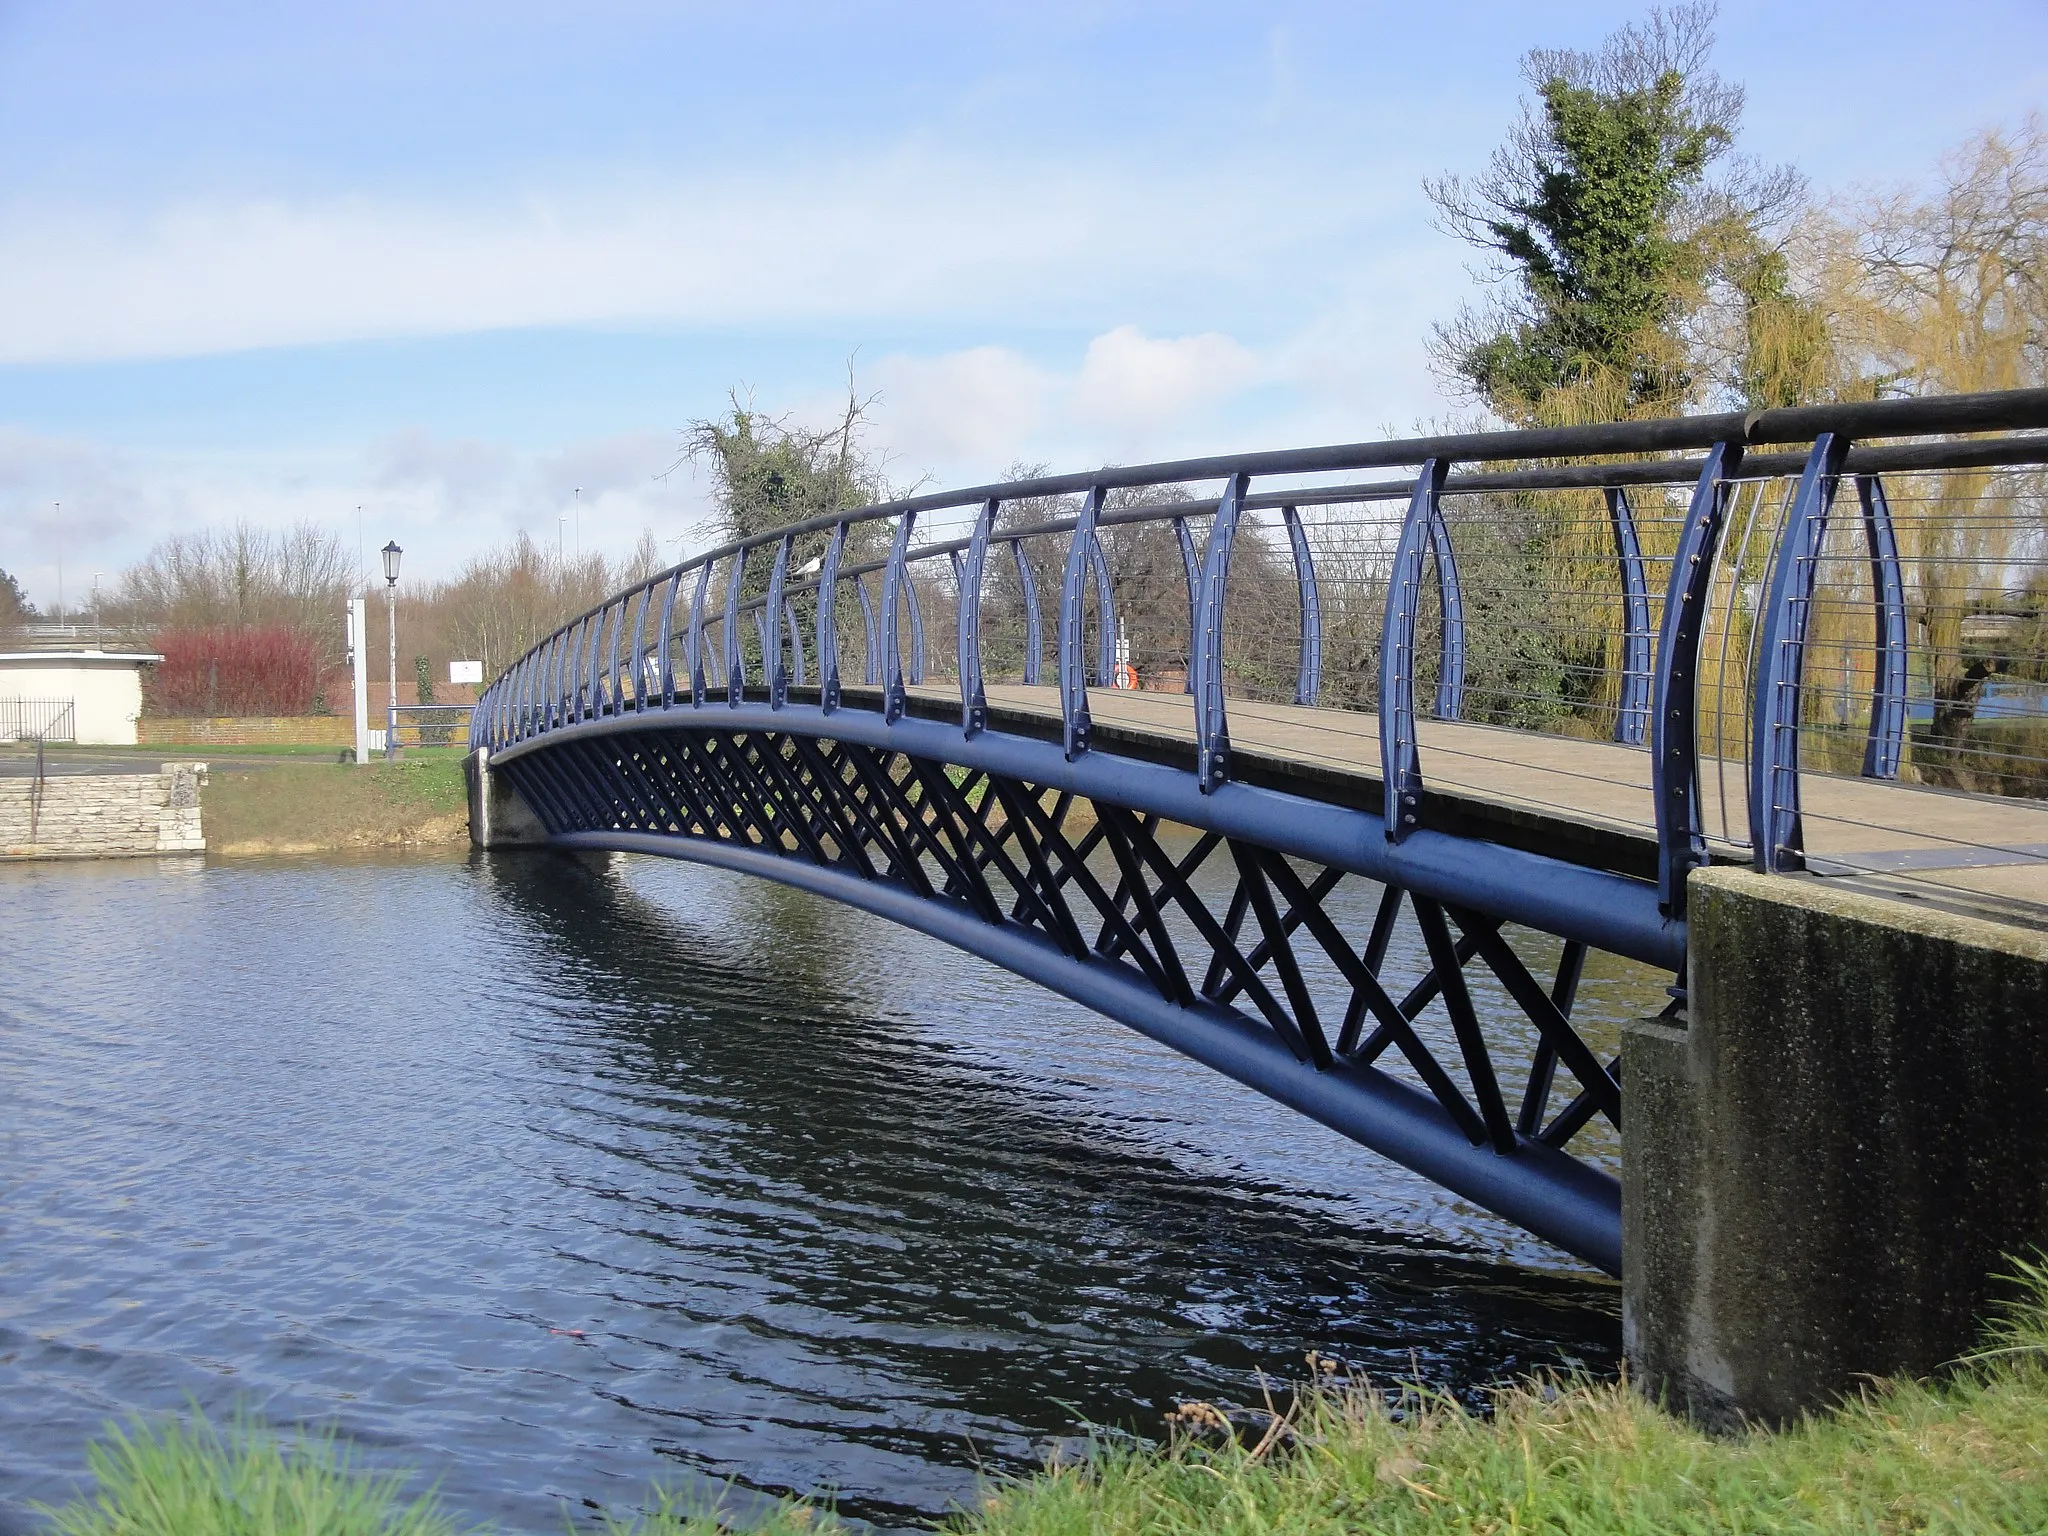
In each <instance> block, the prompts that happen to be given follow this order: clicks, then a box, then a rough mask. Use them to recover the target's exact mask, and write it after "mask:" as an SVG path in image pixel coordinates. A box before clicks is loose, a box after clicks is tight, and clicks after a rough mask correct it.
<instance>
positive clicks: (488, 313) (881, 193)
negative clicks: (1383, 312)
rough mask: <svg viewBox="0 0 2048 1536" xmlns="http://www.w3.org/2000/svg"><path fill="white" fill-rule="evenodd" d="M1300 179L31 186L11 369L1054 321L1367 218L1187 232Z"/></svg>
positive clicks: (1012, 177) (880, 165)
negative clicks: (438, 192)
mask: <svg viewBox="0 0 2048 1536" xmlns="http://www.w3.org/2000/svg"><path fill="white" fill-rule="evenodd" d="M1292 174H1294V173H1293V172H1290V171H1281V172H1278V173H1277V174H1276V173H1275V172H1274V170H1273V168H1272V167H1271V166H1257V167H1255V166H1252V165H1249V164H1246V165H1240V166H1229V165H1221V166H1219V165H1217V164H1215V163H1213V162H1210V163H1207V164H1205V165H1203V166H1201V167H1199V168H1190V169H1184V170H1179V171H1174V172H1168V173H1162V172H1160V171H1158V170H1157V169H1156V168H1148V167H1143V166H1138V165H1118V164H1113V163H1109V162H1099V163H1097V164H1096V165H1094V166H1090V167H1082V168H1077V167H1075V166H1074V165H1072V164H1068V163H1064V162H1063V163H1037V162H1032V161H1028V160H1022V161H1020V160H1010V161H992V160H990V159H989V158H987V157H979V158H977V157H974V156H970V155H967V154H964V153H963V154H956V155H949V154H947V153H944V152H940V151H934V150H929V149H925V148H922V147H918V146H912V147H910V148H897V149H892V150H888V151H885V152H881V153H878V154H874V155H870V156H868V157H867V158H864V159H856V160H848V161H845V162H842V163H837V164H833V163H825V164H806V165H802V166H792V167H772V166H761V165H756V166H750V167H749V168H748V173H747V174H746V175H745V176H744V177H740V176H737V175H735V176H730V177H726V178H723V179H720V178H709V177H706V178H696V179H688V178H675V177H655V176H646V175H636V176H621V175H613V176H610V177H609V178H590V179H584V180H581V181H574V182H571V181H568V180H566V179H564V180H563V181H561V182H560V184H557V185H550V186H546V187H538V188H527V189H525V190H523V191H520V192H517V193H503V194H498V195H495V196H484V195H475V196H473V197H472V198H471V199H470V200H468V201H463V200H460V199H447V198H444V199H440V200H437V201H434V202H432V203H425V202H419V201H411V202H408V201H403V200H397V199H393V198H371V197H364V196H348V197H332V196H329V197H318V196H302V197H298V198H289V199H279V198H239V199H237V198H232V197H228V198H212V199H196V200H187V201H182V202H178V203H175V204H171V205H168V206H163V207H159V208H156V209H154V210H142V211H131V212H124V213H120V214H116V213H113V212H109V211H105V210H103V209H99V208H95V207H92V206H88V205H77V206H66V205H54V204H48V203H41V202H35V203H32V202H23V201H20V200H17V201H15V202H13V203H10V204H7V205H0V292H5V293H7V294H8V295H9V299H10V305H9V309H10V314H9V323H8V325H7V326H6V327H5V328H4V330H0V363H6V362H42V361H78V360H90V359H104V358H122V357H149V356H175V355H187V354H198V353H205V352H217V351H224V350H233V349H241V348H253V347H271V346H287V345H294V344H303V343H312V342H323V341H333V340H340V339H353V338H358V337H374V336H408V335H430V334H446V333H452V332H461V331H474V330H484V329H491V328H498V327H508V326H536V325H577V324H621V323H643V322H654V323H672V324H685V325H718V326H722V327H729V326H734V325H750V324H762V323H770V324H794V325H807V324H815V323H817V322H819V321H821V320H855V321H863V322H865V321H870V320H877V319H882V320H887V319H896V318H905V317H914V318H915V319H917V320H918V321H919V322H920V323H930V322H932V321H934V320H938V319H943V318H945V317H948V316H958V315H963V314H964V315H974V316H978V317H983V318H987V317H991V316H998V315H1005V314H1007V315H1010V316H1014V317H1018V318H1028V319H1030V320H1031V321H1033V323H1044V322H1045V321H1046V320H1048V319H1051V318H1056V317H1057V316H1059V315H1061V314H1069V315H1072V314H1079V313H1083V312H1088V313H1099V312H1100V308H1101V305H1102V303H1103V302H1104V301H1105V300H1114V299H1115V298H1116V297H1117V296H1119V295H1122V296H1125V297H1130V298H1149V297H1152V296H1156V295H1157V294H1159V293H1161V292H1162V291H1165V290H1168V289H1174V288H1179V289H1183V290H1185V291H1189V292H1213V291H1224V290H1233V289H1236V288H1239V287H1241V286H1243V285H1245V284H1247V283H1252V282H1254V281H1255V274H1256V273H1257V272H1258V271H1259V269H1260V268H1261V267H1262V266H1265V267H1267V268H1269V269H1270V267H1271V266H1272V265H1273V264H1274V263H1275V262H1278V263H1280V264H1282V265H1285V264H1287V262H1288V260H1289V257H1288V254H1287V253H1289V252H1294V253H1297V259H1298V253H1299V252H1300V251H1302V250H1304V249H1306V248H1308V247H1310V246H1316V247H1319V248H1322V249H1329V248H1330V247H1331V245H1332V243H1333V242H1332V241H1331V236H1332V233H1333V231H1335V230H1337V229H1338V228H1340V227H1341V226H1342V225H1343V224H1344V223H1345V221H1346V219H1347V218H1348V217H1349V215H1348V214H1347V213H1345V212H1343V211H1340V210H1339V209H1337V208H1334V207H1332V206H1330V205H1329V204H1328V202H1327V200H1325V201H1324V202H1323V203H1321V204H1320V205H1319V204H1317V203H1316V202H1315V201H1314V200H1313V199H1304V200H1303V207H1305V208H1306V209H1307V210H1308V211H1307V212H1306V213H1298V214H1297V215H1295V216H1294V217H1291V218H1290V219H1287V220H1274V221H1265V222H1262V223H1254V224H1253V225H1252V226H1250V227H1249V229H1248V230H1246V231H1242V232H1239V233H1238V234H1236V235H1234V236H1233V238H1232V239H1231V240H1229V241H1211V240H1191V239H1188V238H1186V234H1185V226H1184V215H1185V210H1186V209H1188V208H1190V207H1215V206H1228V205H1230V204H1231V203H1232V202H1234V201H1241V200H1242V199H1243V197H1244V196H1245V195H1247V194H1249V193H1251V192H1252V191H1253V190H1254V189H1256V190H1257V192H1258V193H1259V195H1260V196H1262V197H1264V198H1267V199H1271V198H1274V197H1277V196H1281V195H1283V189H1281V188H1278V187H1276V186H1275V185H1274V183H1275V181H1276V180H1284V179H1285V178H1286V177H1287V176H1289V175H1292ZM1300 175H1301V178H1302V187H1301V190H1302V191H1304V192H1306V191H1307V190H1308V189H1309V187H1310V186H1311V185H1312V182H1311V179H1310V177H1311V172H1310V171H1309V169H1308V168H1307V167H1303V168H1302V170H1301V172H1300ZM968 232H971V237H970V236H969V234H968Z"/></svg>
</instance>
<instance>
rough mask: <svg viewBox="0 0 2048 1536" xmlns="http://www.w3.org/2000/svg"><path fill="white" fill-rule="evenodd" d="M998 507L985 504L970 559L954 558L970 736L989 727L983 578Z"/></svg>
mask: <svg viewBox="0 0 2048 1536" xmlns="http://www.w3.org/2000/svg"><path fill="white" fill-rule="evenodd" d="M996 506H997V503H996V501H995V498H994V497H990V498H989V499H988V500H987V501H985V502H983V503H982V504H981V512H980V514H979V515H978V516H977V517H976V518H975V519H974V533H973V535H972V536H971V537H970V538H969V539H968V541H967V558H966V559H965V560H964V561H963V560H960V558H959V556H957V555H955V556H954V559H955V561H956V564H955V566H954V576H955V579H956V580H957V581H958V583H959V587H960V636H959V654H960V729H961V730H962V731H964V732H965V733H966V734H967V735H969V736H973V735H977V734H979V733H980V732H981V731H982V730H984V729H986V728H987V726H988V690H987V689H986V688H985V687H984V686H983V684H982V678H981V576H982V570H983V568H984V567H985V566H986V565H987V563H988V541H989V537H990V535H992V534H993V533H994V532H995V526H996Z"/></svg>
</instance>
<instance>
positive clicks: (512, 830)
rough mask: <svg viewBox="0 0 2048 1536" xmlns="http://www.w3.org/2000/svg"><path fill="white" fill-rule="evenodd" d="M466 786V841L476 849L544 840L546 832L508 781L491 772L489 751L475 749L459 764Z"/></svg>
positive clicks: (521, 845)
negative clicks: (467, 801) (467, 797)
mask: <svg viewBox="0 0 2048 1536" xmlns="http://www.w3.org/2000/svg"><path fill="white" fill-rule="evenodd" d="M462 773H463V777H464V778H465V779H466V780H467V781H468V784H469V840H470V842H471V843H472V844H474V845H475V846H476V847H478V848H531V847H536V846H538V845H539V844H542V843H545V842H546V841H547V840H548V829H547V828H546V826H544V825H543V824H542V822H541V819H540V818H539V817H538V816H536V815H534V813H533V807H532V806H530V805H528V804H527V803H526V800H525V798H524V797H523V796H521V795H520V793H519V791H518V790H517V789H515V788H513V787H512V781H511V780H510V779H508V778H506V777H505V775H504V774H502V773H493V772H492V771H491V750H490V748H489V747H478V748H477V749H476V750H475V751H474V752H472V753H470V754H469V756H468V757H466V758H464V759H463V761H462Z"/></svg>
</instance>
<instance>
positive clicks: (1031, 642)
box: [1010, 539, 1045, 688]
mask: <svg viewBox="0 0 2048 1536" xmlns="http://www.w3.org/2000/svg"><path fill="white" fill-rule="evenodd" d="M1010 558H1011V559H1012V560H1014V561H1015V562H1016V564H1017V585H1018V587H1019V588H1020V589H1021V590H1022V592H1023V594H1024V686H1025V687H1027V688H1036V687H1037V686H1038V677H1039V671H1040V669H1041V668H1042V667H1043V665H1044V661H1045V621H1044V619H1043V618H1041V617H1040V615H1039V612H1038V577H1037V575H1036V574H1034V573H1033V571H1032V569H1031V562H1030V561H1029V560H1027V559H1026V558H1025V557H1024V541H1023V540H1022V539H1012V540H1010Z"/></svg>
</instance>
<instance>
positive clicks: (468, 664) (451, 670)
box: [448, 661, 484, 683]
mask: <svg viewBox="0 0 2048 1536" xmlns="http://www.w3.org/2000/svg"><path fill="white" fill-rule="evenodd" d="M483 680H484V664H483V663H482V662H480V661H451V662H449V663H448V681H449V682H451V683H480V682H482V681H483Z"/></svg>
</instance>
